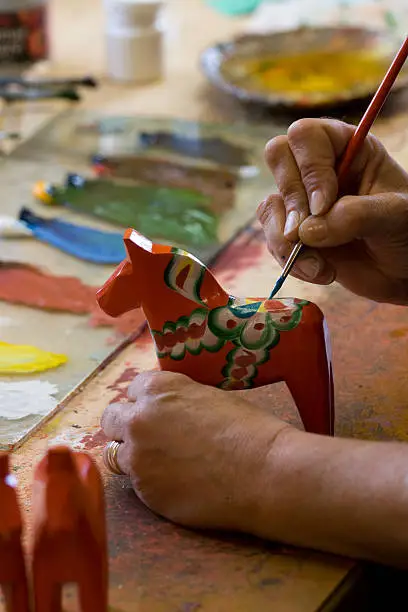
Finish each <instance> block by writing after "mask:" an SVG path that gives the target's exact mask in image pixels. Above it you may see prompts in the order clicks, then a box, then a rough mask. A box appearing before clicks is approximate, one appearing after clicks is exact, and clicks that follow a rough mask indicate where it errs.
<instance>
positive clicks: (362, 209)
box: [299, 193, 408, 248]
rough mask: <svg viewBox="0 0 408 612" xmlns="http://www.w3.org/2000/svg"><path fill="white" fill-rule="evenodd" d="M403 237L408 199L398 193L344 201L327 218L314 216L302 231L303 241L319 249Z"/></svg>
mask: <svg viewBox="0 0 408 612" xmlns="http://www.w3.org/2000/svg"><path fill="white" fill-rule="evenodd" d="M402 233H404V234H405V233H407V234H408V195H405V194H398V193H381V194H377V195H373V196H347V197H344V198H341V199H340V200H338V201H337V202H336V203H335V204H334V205H333V207H332V208H331V209H330V210H329V212H328V213H327V214H326V215H324V216H321V217H320V216H319V217H314V216H310V217H308V218H307V219H306V220H305V221H304V222H303V223H302V225H301V226H300V228H299V237H300V240H301V241H302V242H303V243H304V244H305V245H307V246H310V247H315V248H326V247H337V246H341V245H343V244H347V243H349V242H352V241H353V240H357V239H364V238H370V237H375V236H377V235H381V236H382V237H385V236H386V235H387V234H388V235H389V236H390V237H391V238H392V237H393V236H394V235H395V236H400V235H401V234H402Z"/></svg>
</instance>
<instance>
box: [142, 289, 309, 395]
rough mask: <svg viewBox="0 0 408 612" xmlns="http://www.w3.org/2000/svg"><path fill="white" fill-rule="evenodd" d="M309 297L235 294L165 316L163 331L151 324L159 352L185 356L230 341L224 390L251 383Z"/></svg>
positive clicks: (177, 357)
mask: <svg viewBox="0 0 408 612" xmlns="http://www.w3.org/2000/svg"><path fill="white" fill-rule="evenodd" d="M307 303H308V302H307V301H305V300H298V299H296V298H295V299H293V298H292V299H282V300H266V301H261V300H256V299H253V300H251V299H244V300H242V299H239V298H231V299H230V301H229V303H228V304H227V305H226V306H219V307H218V308H213V309H212V310H208V309H206V308H198V309H196V310H194V311H193V312H192V313H191V315H190V316H183V317H180V318H179V319H178V320H177V321H174V322H173V321H167V322H166V323H165V324H164V326H163V329H162V330H160V331H159V330H152V335H153V338H154V340H155V344H156V351H157V355H158V357H159V358H161V357H170V358H171V359H175V360H181V359H184V357H185V356H186V354H187V353H190V354H191V355H199V354H200V353H201V351H203V350H206V351H209V352H213V353H214V352H217V351H219V350H220V349H221V348H222V347H224V346H225V345H226V344H227V343H228V342H230V343H232V345H233V348H232V350H231V351H230V352H229V353H228V354H227V357H226V364H225V366H224V368H223V369H222V372H220V374H221V377H222V379H221V380H220V383H219V385H218V386H219V387H221V388H223V389H226V390H232V389H247V388H250V387H252V386H253V381H254V378H255V377H256V375H257V373H258V366H259V365H261V364H262V363H265V362H267V361H268V360H269V357H270V351H271V349H273V347H274V346H276V345H277V344H278V342H279V339H280V334H281V332H285V331H290V330H292V329H294V328H295V327H297V326H298V325H299V323H300V321H301V319H302V310H303V306H305V305H306V304H307Z"/></svg>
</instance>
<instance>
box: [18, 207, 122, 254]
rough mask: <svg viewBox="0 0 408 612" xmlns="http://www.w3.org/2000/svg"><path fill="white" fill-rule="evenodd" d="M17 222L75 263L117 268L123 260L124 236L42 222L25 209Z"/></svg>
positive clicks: (57, 220) (69, 225)
mask: <svg viewBox="0 0 408 612" xmlns="http://www.w3.org/2000/svg"><path fill="white" fill-rule="evenodd" d="M19 219H20V221H22V222H23V223H24V224H25V225H26V226H27V227H28V228H29V229H30V230H31V231H32V232H33V234H34V236H35V237H36V238H38V240H41V241H42V242H46V243H47V244H50V245H52V246H54V247H56V248H57V249H59V250H60V251H64V252H65V253H69V254H70V255H73V256H74V257H77V258H78V259H85V260H86V261H90V262H92V263H97V264H118V263H120V262H121V261H122V260H123V259H124V258H125V257H126V252H125V247H124V243H123V236H122V234H120V233H118V232H115V233H113V232H104V231H101V230H97V229H94V228H91V227H84V226H82V225H74V224H73V223H67V222H66V221H62V220H60V219H44V218H43V217H39V216H37V215H36V214H35V213H33V212H32V211H31V210H29V209H28V208H23V209H21V211H20V215H19Z"/></svg>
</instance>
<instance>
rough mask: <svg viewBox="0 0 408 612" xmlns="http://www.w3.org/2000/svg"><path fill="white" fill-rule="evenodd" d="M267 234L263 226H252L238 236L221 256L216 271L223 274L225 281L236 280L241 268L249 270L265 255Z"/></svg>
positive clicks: (215, 267)
mask: <svg viewBox="0 0 408 612" xmlns="http://www.w3.org/2000/svg"><path fill="white" fill-rule="evenodd" d="M264 249H265V235H264V232H263V229H262V228H255V229H254V227H253V226H251V227H250V228H248V229H246V230H244V232H243V233H242V234H241V235H240V236H238V238H237V239H236V240H235V241H234V242H232V243H231V244H230V245H229V246H228V248H226V249H225V251H223V252H222V253H221V255H220V256H219V258H218V260H217V263H216V265H215V266H214V270H213V271H214V273H215V274H216V275H217V274H221V273H222V275H223V277H222V278H223V282H230V281H232V280H234V279H235V278H236V276H237V273H238V272H239V271H240V270H247V269H248V267H249V266H251V267H252V266H253V265H254V262H255V261H256V260H257V259H260V258H261V257H262V256H263V253H264Z"/></svg>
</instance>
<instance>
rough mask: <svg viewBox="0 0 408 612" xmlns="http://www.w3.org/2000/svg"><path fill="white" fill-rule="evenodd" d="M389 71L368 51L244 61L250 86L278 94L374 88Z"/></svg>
mask: <svg viewBox="0 0 408 612" xmlns="http://www.w3.org/2000/svg"><path fill="white" fill-rule="evenodd" d="M387 68H388V64H387V60H386V59H385V58H384V57H380V56H379V55H378V54H376V53H374V52H368V51H353V52H350V51H327V52H324V51H320V52H310V53H304V54H301V55H300V54H299V55H290V56H289V55H288V56H280V57H277V56H276V55H275V56H271V57H267V56H263V57H262V58H258V59H251V60H247V61H245V62H243V65H242V69H243V72H244V73H245V74H246V76H247V77H248V78H249V79H250V81H251V82H252V84H253V85H257V86H260V87H262V88H263V89H266V90H269V91H275V92H280V93H297V94H310V93H315V92H321V93H326V94H336V93H338V92H341V91H345V90H350V89H351V90H354V89H356V88H357V89H361V88H369V87H377V86H378V84H379V83H380V82H381V80H382V78H383V76H384V74H385V72H386V70H387Z"/></svg>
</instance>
